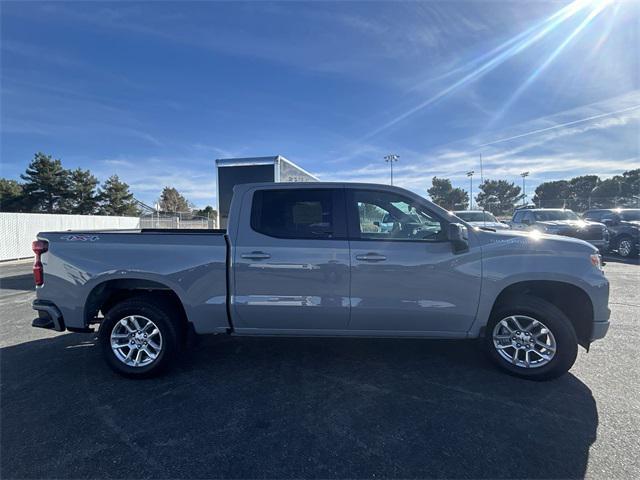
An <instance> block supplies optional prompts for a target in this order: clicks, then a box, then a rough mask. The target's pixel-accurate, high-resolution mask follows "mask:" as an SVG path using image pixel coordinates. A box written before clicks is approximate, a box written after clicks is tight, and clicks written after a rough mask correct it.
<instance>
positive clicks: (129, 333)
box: [110, 315, 162, 367]
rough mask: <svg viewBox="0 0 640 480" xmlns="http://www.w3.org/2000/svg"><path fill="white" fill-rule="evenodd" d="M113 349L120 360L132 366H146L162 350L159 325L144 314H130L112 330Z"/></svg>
mask: <svg viewBox="0 0 640 480" xmlns="http://www.w3.org/2000/svg"><path fill="white" fill-rule="evenodd" d="M110 342H111V350H112V351H113V353H114V355H115V356H116V358H117V359H118V360H120V361H121V362H122V363H124V364H125V365H128V366H130V367H146V366H147V365H150V364H151V363H153V362H154V361H155V360H156V359H157V358H158V355H160V352H161V351H162V334H161V333H160V329H159V328H158V326H157V325H156V324H155V323H153V322H152V321H151V320H149V319H148V318H147V317H143V316H142V315H129V316H127V317H124V318H122V319H121V320H120V321H118V322H117V323H116V324H115V325H114V326H113V329H112V330H111V338H110Z"/></svg>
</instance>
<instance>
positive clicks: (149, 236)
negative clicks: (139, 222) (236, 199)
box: [38, 229, 229, 334]
mask: <svg viewBox="0 0 640 480" xmlns="http://www.w3.org/2000/svg"><path fill="white" fill-rule="evenodd" d="M38 238H39V239H42V240H46V241H47V242H48V243H49V245H50V253H51V254H50V255H47V256H46V257H47V258H46V260H44V261H45V262H46V263H45V265H44V268H45V271H46V279H47V281H45V282H44V284H43V285H42V286H41V287H39V288H38V297H39V298H42V299H48V298H55V299H56V306H57V307H58V308H59V310H60V313H61V314H62V318H63V321H64V327H65V328H67V329H70V330H73V329H77V330H80V331H82V330H83V329H84V328H85V327H86V325H87V324H88V323H91V322H92V321H93V319H94V317H95V316H96V315H97V314H98V309H99V308H100V307H101V302H102V301H103V300H104V299H105V298H107V297H108V296H109V295H110V294H111V293H112V288H113V287H114V286H115V285H116V284H117V285H118V288H119V289H122V288H125V289H129V290H140V289H142V290H158V289H162V290H167V289H170V290H171V291H172V292H173V293H175V295H176V296H177V297H178V299H179V300H180V303H181V304H182V306H183V308H184V311H185V313H186V315H187V318H188V319H189V321H190V322H191V323H192V325H193V328H194V330H195V331H196V332H197V333H203V334H204V333H219V332H226V330H227V329H228V327H229V323H228V320H227V312H226V295H227V274H226V262H227V248H228V247H227V240H226V231H225V230H195V229H194V230H155V229H142V230H132V231H117V230H102V231H97V230H96V231H82V232H80V231H76V232H43V233H41V234H39V235H38ZM63 329H64V328H63Z"/></svg>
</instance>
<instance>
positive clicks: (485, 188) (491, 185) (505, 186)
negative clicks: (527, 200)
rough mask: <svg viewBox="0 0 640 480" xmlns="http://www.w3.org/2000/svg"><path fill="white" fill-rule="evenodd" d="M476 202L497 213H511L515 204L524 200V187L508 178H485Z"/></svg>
mask: <svg viewBox="0 0 640 480" xmlns="http://www.w3.org/2000/svg"><path fill="white" fill-rule="evenodd" d="M479 188H480V193H478V195H477V196H476V202H477V204H478V205H480V206H481V207H482V208H484V209H486V210H489V211H490V212H493V213H494V214H495V215H504V214H506V213H511V211H512V210H513V207H514V205H515V204H516V203H517V202H519V201H520V200H522V197H523V195H522V194H521V193H520V192H521V191H522V189H521V188H520V187H519V186H517V185H516V184H515V183H513V182H509V181H507V180H485V181H484V182H482V183H481V184H480V187H479Z"/></svg>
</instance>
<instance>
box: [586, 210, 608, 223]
mask: <svg viewBox="0 0 640 480" xmlns="http://www.w3.org/2000/svg"><path fill="white" fill-rule="evenodd" d="M605 213H608V212H603V211H596V212H587V213H585V214H584V218H586V219H588V220H595V221H596V222H599V221H600V220H601V219H602V217H603V216H604V214H605Z"/></svg>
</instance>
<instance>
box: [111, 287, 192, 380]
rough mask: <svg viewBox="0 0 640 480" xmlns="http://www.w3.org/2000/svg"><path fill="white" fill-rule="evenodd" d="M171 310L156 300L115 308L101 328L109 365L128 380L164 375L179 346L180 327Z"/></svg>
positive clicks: (139, 300) (134, 300)
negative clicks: (128, 378)
mask: <svg viewBox="0 0 640 480" xmlns="http://www.w3.org/2000/svg"><path fill="white" fill-rule="evenodd" d="M172 311H173V310H172V309H171V306H170V305H168V304H165V303H164V302H162V300H161V299H160V300H158V299H154V298H152V297H135V298H130V299H127V300H124V301H122V302H119V303H117V304H116V305H114V306H113V307H112V308H111V309H110V310H109V311H108V312H107V313H106V315H105V318H104V320H103V321H102V325H101V326H100V337H99V341H100V345H101V348H102V353H103V355H104V357H105V360H106V361H107V364H108V365H109V366H110V367H111V368H112V369H113V370H115V371H116V372H118V373H120V374H122V375H125V376H128V377H150V376H154V375H157V374H159V373H161V372H162V371H163V370H165V369H166V368H167V367H168V366H169V365H170V363H171V361H172V360H173V357H174V356H175V354H176V352H177V350H178V344H179V335H180V328H179V323H178V322H176V321H174V319H172V318H171V316H170V314H171V312H172Z"/></svg>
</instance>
